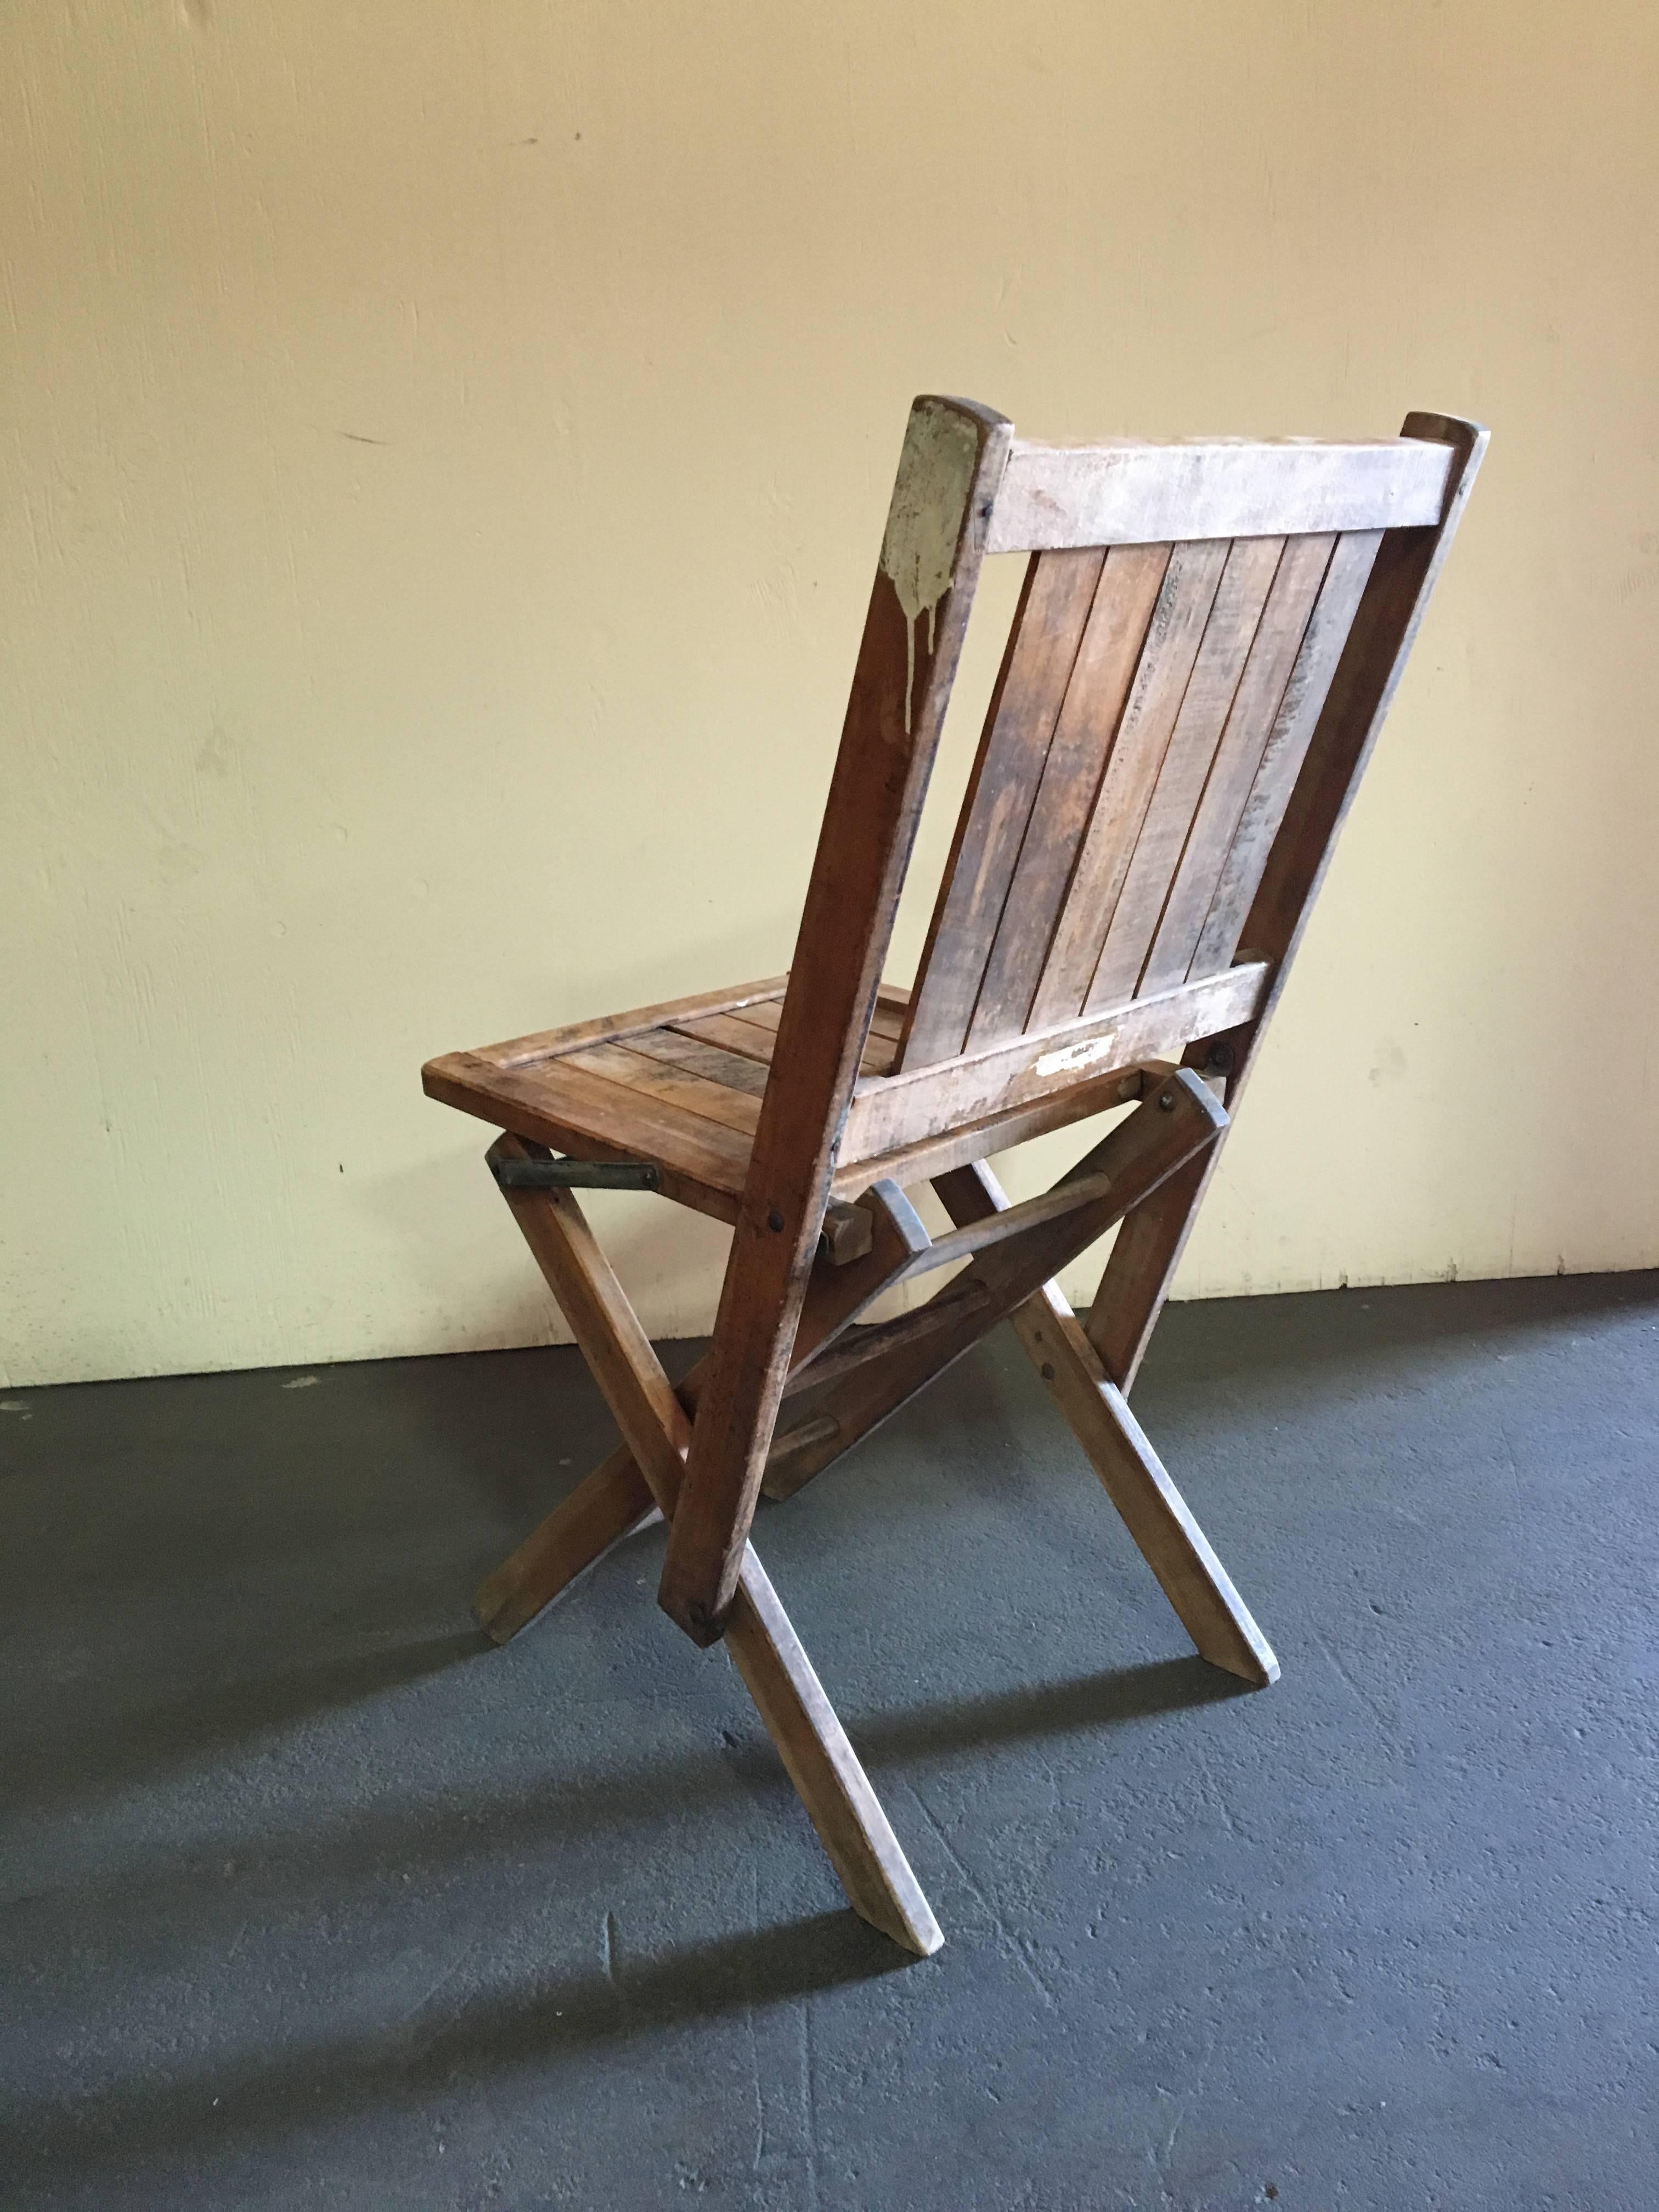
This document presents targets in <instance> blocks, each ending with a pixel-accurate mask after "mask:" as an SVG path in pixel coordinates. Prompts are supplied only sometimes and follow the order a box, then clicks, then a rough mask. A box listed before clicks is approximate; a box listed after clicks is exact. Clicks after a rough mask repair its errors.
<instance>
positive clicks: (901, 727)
mask: <svg viewBox="0 0 1659 2212" xmlns="http://www.w3.org/2000/svg"><path fill="white" fill-rule="evenodd" d="M1012 436H1013V428H1012V424H1011V423H1009V422H1007V421H1006V419H1005V418H1004V417H1003V416H1000V415H998V414H996V413H995V412H994V410H991V409H989V408H985V407H981V406H978V405H976V404H974V403H973V402H970V401H965V400H960V399H951V398H937V397H933V396H931V395H929V396H924V397H923V398H919V399H917V400H916V402H915V404H914V406H913V407H912V409H911V411H910V417H909V422H908V426H907V428H906V431H905V436H904V444H903V448H902V453H901V456H900V462H899V469H898V475H897V479H896V483H895V485H894V489H893V495H892V501H891V505H890V508H889V511H888V517H887V527H886V530H885V532H884V537H883V541H882V550H881V559H880V563H879V566H878V568H877V572H876V577H875V581H874V584H873V586H872V592H871V598H870V605H869V611H868V613H867V615H866V620H865V627H864V636H863V641H862V643H861V645H860V650H859V658H858V665H857V668H856V671H855V673H854V679H853V688H852V695H851V697H850V699H849V702H848V710H847V719H846V722H845V725H844V726H843V730H842V741H841V746H840V750H839V751H838V753H837V756H836V767H835V773H834V776H833V778H832V781H831V783H830V788H829V801H828V804H827V805H826V808H825V811H824V817H823V828H822V829H821V831H820V833H819V837H818V845H817V856H816V858H815V860H814V862H813V866H812V874H811V883H810V884H809V887H808V890H807V895H806V903H805V910H804V912H803V914H802V917H801V925H800V932H799V937H798V939H797V941H796V947H795V957H794V962H793V966H792V968H791V970H790V978H789V987H788V990H787V994H786V996H785V1000H784V1007H783V1013H782V1016H781V1019H780V1022H779V1025H778V1042H777V1047H776V1050H775V1054H774V1057H773V1062H772V1073H771V1075H770V1077H769V1081H768V1083H767V1087H766V1093H765V1097H764V1098H763V1102H762V1105H761V1114H760V1121H759V1124H758V1127H757V1130H756V1133H755V1145H754V1152H753V1156H752V1160H751V1164H750V1171H749V1176H748V1181H747V1184H746V1186H745V1188H744V1197H743V1202H742V1205H741V1207H740V1208H739V1211H738V1219H737V1224H736V1226H735V1229H734V1231H733V1234H732V1249H731V1253H730V1255H729V1257H728V1260H727V1262H726V1277H725V1281H724V1284H723V1285H722V1289H721V1293H720V1310H719V1315H718V1318H717V1320H716V1322H715V1327H714V1345H713V1349H712V1352H711V1355H710V1368H709V1375H708V1383H707V1386H706V1387H705V1389H704V1390H703V1393H702V1397H701V1398H700V1400H699V1402H698V1409H697V1419H696V1426H695V1429H694V1431H693V1436H692V1442H691V1449H690V1457H689V1460H688V1462H687V1467H686V1478H685V1482H684V1488H683V1490H682V1492H681V1496H680V1499H679V1503H678V1508H677V1510H676V1512H675V1516H674V1521H673V1525H672V1528H671V1531H670V1536H669V1543H668V1552H667V1557H666V1559H665V1564H664V1568H663V1576H662V1583H661V1586H660V1589H659V1602H660V1604H661V1605H662V1607H663V1609H664V1610H665V1612H666V1613H668V1614H669V1616H670V1617H671V1619H672V1620H676V1621H677V1622H678V1624H679V1626H681V1627H683V1628H684V1630H685V1631H686V1632H687V1634H688V1635H690V1637H691V1638H693V1639H694V1640H695V1641H696V1642H697V1643H699V1644H709V1643H712V1642H714V1640H715V1639H716V1638H718V1636H719V1635H720V1632H721V1629H722V1626H723V1624H724V1621H725V1619H726V1613H727V1612H728V1610H729V1608H730V1606H731V1603H732V1597H733V1595H734V1593H735V1591H736V1589H737V1585H738V1574H739V1571H740V1570H741V1567H742V1564H743V1557H744V1545H745V1542H746V1541H747V1536H748V1530H749V1525H750V1520H751V1519H752V1517H753V1514H754V1509H755V1501H756V1498H757V1496H758V1493H759V1489H760V1482H761V1477H762V1475H763V1473H764V1470H765V1461H766V1452H767V1448H768V1445H769V1442H770V1439H771V1435H772V1431H773V1427H774V1425H775V1420H776V1418H777V1409H778V1405H779V1401H780V1399H781V1393H782V1389H783V1384H784V1380H785V1377H786V1376H787V1371H788V1364H789V1358H790V1352H791V1349H792V1347H793V1341H794V1335H795V1329H796V1325H797V1323H798V1322H799V1316H800V1306H801V1300H802V1297H803V1296H804V1293H805V1285H806V1279H807V1275H808V1273H809V1271H810V1269H811V1263H812V1255H813V1252H814V1249H815V1248H816V1246H817V1238H818V1233H819V1228H820V1225H821V1224H822V1221H823V1212H824V1206H825V1205H826V1203H827V1201H828V1199H829V1182H830V1177H831V1176H832V1175H833V1173H834V1170H835V1166H836V1152H837V1149H838V1146H839V1144H840V1140H841V1133H842V1127H843V1125H844V1123H845V1121H846V1117H847V1109H848V1103H849V1102H850V1100H851V1097H852V1092H853V1085H854V1081H855V1079H856V1078H857V1075H858V1068H859V1060H860V1054H861V1053H862V1052H863V1049H864V1047H865V1043H866V1039H867V1037H868V1035H869V1029H870V1022H871V1017H872V1013H873V1012H874V1007H875V999H876V992H877V989H878V987H879V984H880V981H881V972H882V967H883V963H884V960H885V958H886V955H887V949H888V945H889V941H890V937H891V934H892V927H893V919H894V915H895V913H896V909H897V905H898V897H899V893H900V890H902V885H903V881H904V874H905V870H906V867H907V866H908V862H909V858H910V851H911V847H912V845H913V843H914V842H915V831H916V824H917V821H918V819H919V817H920V815H921V805H922V801H923V799H924V798H925V797H926V795H927V781H928V777H929V775H930V773H931V771H932V769H933V757H934V754H935V752H936V750H937V749H938V744H939V732H940V728H941V726H942V725H943V722H944V719H945V707H946V705H947V703H948V702H949V698H950V693H951V684H952V682H953V680H954V678H955V675H956V669H957V659H958V658H959V656H960V653H961V649H962V641H963V635H964V633H965V631H966V629H967V623H968V617H969V611H970V608H971V605H972V602H973V597H974V590H975V585H976V584H977V581H978V578H979V571H980V566H981V560H982V558H983V556H984V552H985V546H986V537H987V526H988V524H989V521H990V519H991V514H992V511H993V507H994V501H995V497H996V493H997V489H998V487H999V485H1000V481H1001V477H1002V473H1003V470H1004V467H1005V465H1006V461H1007V458H1008V453H1009V449H1010V446H1011V443H1012Z"/></svg>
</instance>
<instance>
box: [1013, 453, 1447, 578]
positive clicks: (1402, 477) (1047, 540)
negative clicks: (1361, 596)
mask: <svg viewBox="0 0 1659 2212" xmlns="http://www.w3.org/2000/svg"><path fill="white" fill-rule="evenodd" d="M1454 458H1455V457H1454V455H1453V453H1452V451H1451V448H1450V447H1447V446H1443V445H1434V444H1430V443H1428V442H1426V441H1425V440H1423V439H1420V438H1372V439H1364V440H1358V441H1348V442H1342V443H1327V442H1322V441H1318V440H1316V439H1309V438H1284V439H1273V440H1259V439H1247V438H1195V439H1191V440H1188V441H1182V442H1181V443H1177V444H1171V445H1147V444H1144V443H1141V442H1139V441H1134V440H1130V439H1116V440H1112V441H1109V442H1107V443H1105V444H1102V445H1096V446H1045V445H1039V444H1036V443H1035V442H1033V441H1030V440H1027V439H1024V438H1016V439H1015V440H1014V441H1013V443H1012V447H1010V449H1009V454H1008V463H1007V466H1006V469H1005V470H1004V471H1003V477H1002V482H1001V483H1000V486H999V487H998V490H997V495H996V503H995V506H994V509H993V511H992V514H991V519H990V523H989V526H988V529H987V538H986V547H985V550H986V551H987V553H1047V552H1060V551H1064V550H1074V549H1078V548H1081V547H1085V546H1097V545H1133V544H1156V543H1158V542H1159V541H1160V540H1163V539H1166V538H1167V539H1180V538H1271V537H1294V536H1297V535H1299V534H1302V533H1304V532H1321V531H1344V530H1405V529H1410V528H1413V527H1414V526H1420V525H1424V524H1432V523H1437V522H1438V521H1439V520H1440V519H1441V516H1442V514H1443V512H1444V509H1445V503H1446V495H1447V489H1448V485H1449V479H1450V475H1451V471H1452V467H1453V462H1454Z"/></svg>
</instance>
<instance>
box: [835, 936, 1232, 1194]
mask: <svg viewBox="0 0 1659 2212" xmlns="http://www.w3.org/2000/svg"><path fill="white" fill-rule="evenodd" d="M1268 975H1269V970H1268V969H1267V967H1266V966H1265V965H1264V964H1262V963H1260V962H1252V963H1246V964H1244V965H1243V966H1240V967H1237V968H1231V969H1227V971H1226V972H1225V974H1223V975H1211V976H1206V977H1205V978H1204V979H1203V980H1202V981H1199V982H1194V983H1182V984H1181V985H1180V986H1179V987H1177V988H1176V989H1175V990H1173V991H1165V992H1162V993H1160V994H1158V996H1156V997H1154V998H1148V999H1137V1000H1133V1001H1132V1002H1131V1003H1130V1004H1128V1005H1127V1006H1118V1007H1114V1008H1111V1009H1109V1010H1103V1011H1102V1012H1098V1013H1096V1014H1092V1015H1091V1016H1090V1017H1089V1018H1087V1019H1086V1020H1084V1021H1079V1022H1073V1023H1066V1024H1061V1025H1060V1026H1059V1027H1057V1028H1055V1029H1053V1030H1041V1031H1034V1032H1032V1033H1030V1035H1027V1036H1023V1037H1016V1038H1014V1039H1013V1040H1012V1042H1009V1043H1006V1044H998V1045H992V1046H989V1047H987V1049H986V1050H985V1051H983V1052H981V1053H976V1054H972V1055H971V1056H969V1057H968V1058H966V1059H962V1060H947V1061H946V1062H945V1065H944V1066H942V1067H918V1068H913V1069H908V1070H905V1071H904V1072H902V1073H900V1074H897V1075H890V1076H887V1077H885V1078H884V1079H877V1080H875V1081H871V1082H864V1083H860V1085H859V1086H858V1090H857V1091H856V1093H855V1094H854V1099H853V1105H852V1110H851V1112H850V1113H849V1114H848V1117H847V1133H846V1135H845V1137H844V1139H842V1160H843V1162H846V1163H851V1162H853V1161H855V1160H869V1159H872V1158H876V1157H877V1156H878V1155H880V1154H883V1153H886V1152H894V1151H896V1150H898V1149H899V1148H900V1147H902V1146H906V1145H911V1144H915V1143H917V1142H919V1141H920V1140H921V1139H923V1138H926V1137H931V1136H933V1135H935V1134H937V1133H939V1132H940V1131H941V1130H946V1129H951V1128H954V1127H962V1126H963V1124H964V1123H967V1122H969V1121H979V1120H980V1119H981V1118H982V1117H983V1116H985V1115H991V1114H998V1113H1002V1112H1005V1111H1006V1110H1007V1109H1009V1108H1011V1107H1014V1106H1018V1105H1020V1104H1023V1103H1026V1102H1027V1101H1030V1100H1032V1099H1036V1098H1041V1097H1045V1096H1047V1095H1048V1094H1049V1093H1050V1092H1059V1091H1067V1090H1069V1089H1071V1088H1072V1087H1073V1085H1077V1084H1079V1083H1081V1082H1083V1081H1084V1080H1085V1078H1091V1077H1093V1076H1097V1075H1103V1074H1104V1073H1107V1072H1108V1071H1109V1070H1110V1069H1113V1068H1122V1067H1133V1066H1139V1063H1140V1062H1141V1061H1142V1060H1179V1059H1180V1057H1181V1054H1182V1051H1183V1049H1184V1048H1185V1047H1186V1045H1187V1043H1188V1040H1189V1039H1190V1038H1192V1037H1195V1036H1212V1035H1213V1034H1214V1033H1215V1032H1216V1031H1217V1030H1223V1029H1230V1028H1231V1027H1232V1026H1233V1024H1235V1023H1237V1022H1240V1021H1244V1020H1247V1019H1248V1018H1249V1015H1250V1014H1251V1013H1252V1012H1254V1011H1255V1007H1256V1006H1258V1005H1259V1004H1260V1002H1261V998H1262V995H1263V994H1264V992H1265V991H1266V989H1267V978H1268ZM838 1180H839V1178H838Z"/></svg>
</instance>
